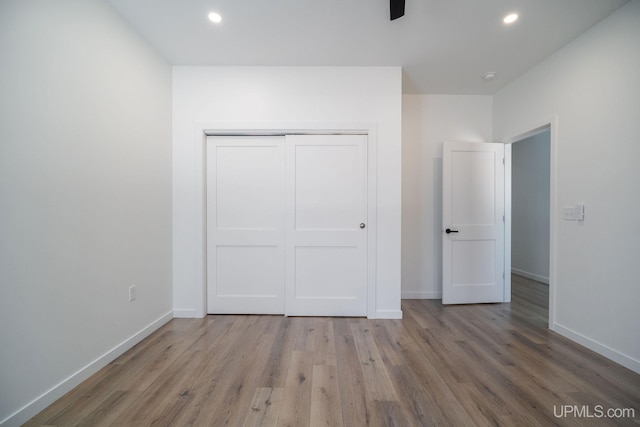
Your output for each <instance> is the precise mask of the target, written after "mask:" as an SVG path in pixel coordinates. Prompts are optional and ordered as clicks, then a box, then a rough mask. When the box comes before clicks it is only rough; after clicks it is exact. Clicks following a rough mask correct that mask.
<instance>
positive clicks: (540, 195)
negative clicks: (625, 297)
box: [505, 124, 555, 329]
mask: <svg viewBox="0 0 640 427" xmlns="http://www.w3.org/2000/svg"><path fill="white" fill-rule="evenodd" d="M507 143H508V147H509V149H508V151H509V153H510V155H508V156H507V157H508V158H509V160H510V162H509V166H510V167H509V168H508V170H507V171H506V174H507V180H508V181H509V185H508V186H507V191H506V192H507V199H508V201H509V202H508V209H507V211H508V213H509V224H508V225H509V231H510V233H509V234H510V238H509V240H508V241H509V243H510V244H509V245H508V248H507V251H508V254H507V257H508V258H509V262H508V263H506V267H507V271H506V272H505V273H506V274H507V275H508V276H509V279H510V280H509V283H510V286H509V287H508V292H509V293H510V295H509V296H510V301H511V302H512V306H511V310H512V313H513V314H515V315H519V316H523V317H526V318H527V319H529V320H530V321H534V322H535V323H540V324H543V325H545V326H548V327H549V328H551V329H552V326H553V322H552V318H553V310H552V304H551V302H552V300H553V293H552V292H551V291H552V289H553V288H552V263H553V257H552V256H551V251H552V222H553V215H552V213H553V209H552V205H553V200H554V198H553V197H552V189H553V186H552V182H554V181H553V180H552V157H553V156H552V145H555V144H552V132H551V125H550V124H547V125H544V126H541V127H538V128H536V129H534V130H532V131H529V132H526V133H524V134H521V135H519V136H517V137H515V138H512V139H511V140H510V141H507Z"/></svg>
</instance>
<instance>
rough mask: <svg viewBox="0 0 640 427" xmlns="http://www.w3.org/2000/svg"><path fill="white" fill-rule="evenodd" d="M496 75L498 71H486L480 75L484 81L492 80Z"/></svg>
mask: <svg viewBox="0 0 640 427" xmlns="http://www.w3.org/2000/svg"><path fill="white" fill-rule="evenodd" d="M496 77H498V73H496V72H495V71H488V72H486V73H484V74H483V75H482V78H483V79H484V80H485V81H489V80H493V79H495V78H496Z"/></svg>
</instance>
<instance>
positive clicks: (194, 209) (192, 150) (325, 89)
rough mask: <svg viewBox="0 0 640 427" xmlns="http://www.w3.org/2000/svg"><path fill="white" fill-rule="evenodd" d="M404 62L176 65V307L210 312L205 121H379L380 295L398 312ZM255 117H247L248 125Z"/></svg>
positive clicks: (386, 313)
mask: <svg viewBox="0 0 640 427" xmlns="http://www.w3.org/2000/svg"><path fill="white" fill-rule="evenodd" d="M401 97H402V95H401V70H400V67H174V69H173V191H174V193H173V194H174V203H173V241H174V251H173V254H174V276H173V277H174V294H173V295H174V308H175V309H176V311H175V313H176V315H177V316H184V317H198V316H202V315H204V301H203V291H202V289H203V279H204V275H203V232H202V230H203V191H202V179H203V171H202V165H203V158H202V135H201V134H202V129H203V127H202V126H205V127H206V125H203V123H205V122H206V123H209V124H215V123H217V124H220V123H228V124H230V125H229V126H232V127H238V128H243V127H247V124H248V123H251V124H254V125H255V124H256V123H257V124H258V125H256V126H260V123H264V124H265V127H269V126H270V124H273V123H292V124H300V123H307V124H308V127H309V128H313V127H314V123H315V124H318V123H331V122H333V123H346V122H358V123H365V122H366V123H374V124H375V126H376V130H377V132H376V134H377V158H378V169H377V189H378V192H377V203H378V205H377V207H378V209H377V213H378V218H377V221H378V226H377V239H378V240H377V259H376V262H377V275H376V276H377V277H376V279H377V302H376V313H375V314H371V313H370V315H372V316H374V317H397V316H400V314H401V312H400V280H401V279H400V221H401V214H400V209H401V199H400V192H401V182H400V180H401V113H402V111H401V108H402V105H401V102H402V101H401ZM250 127H251V126H250Z"/></svg>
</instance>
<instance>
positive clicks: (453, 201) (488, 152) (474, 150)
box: [442, 142, 504, 304]
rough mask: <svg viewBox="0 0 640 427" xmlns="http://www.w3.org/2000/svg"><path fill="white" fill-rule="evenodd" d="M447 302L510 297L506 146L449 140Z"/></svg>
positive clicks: (446, 151) (446, 146)
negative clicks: (506, 264)
mask: <svg viewBox="0 0 640 427" xmlns="http://www.w3.org/2000/svg"><path fill="white" fill-rule="evenodd" d="M442 161H443V168H442V170H443V179H442V198H443V205H442V226H443V230H442V251H443V254H442V260H443V271H442V303H443V304H470V303H486V302H503V301H504V145H503V144H494V143H465V142H445V143H444V144H443V158H442Z"/></svg>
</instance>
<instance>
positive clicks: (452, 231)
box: [444, 228, 458, 234]
mask: <svg viewBox="0 0 640 427" xmlns="http://www.w3.org/2000/svg"><path fill="white" fill-rule="evenodd" d="M444 232H445V233H447V234H449V233H457V232H458V230H452V229H450V228H447V229H446V230H444Z"/></svg>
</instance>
